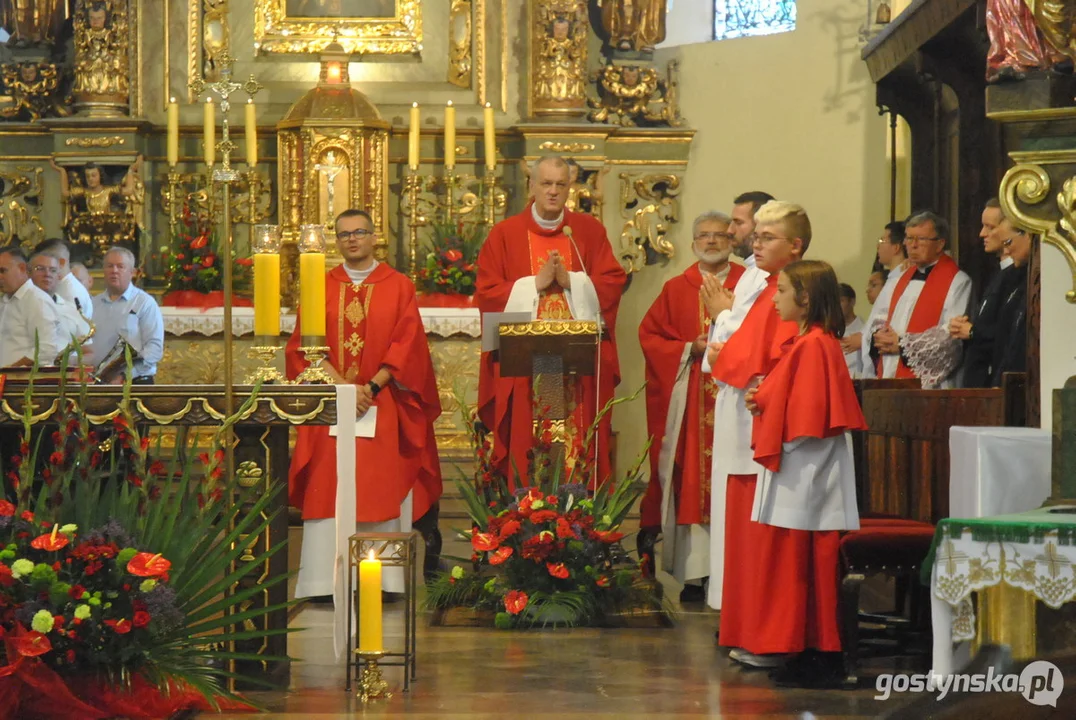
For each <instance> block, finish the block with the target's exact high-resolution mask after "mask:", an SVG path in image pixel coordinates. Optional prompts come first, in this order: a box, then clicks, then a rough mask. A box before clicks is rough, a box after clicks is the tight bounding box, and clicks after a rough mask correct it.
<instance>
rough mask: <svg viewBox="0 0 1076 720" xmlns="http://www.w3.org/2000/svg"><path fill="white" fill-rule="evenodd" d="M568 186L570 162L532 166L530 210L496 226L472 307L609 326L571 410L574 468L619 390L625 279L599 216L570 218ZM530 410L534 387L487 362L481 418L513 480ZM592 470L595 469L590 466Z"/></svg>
mask: <svg viewBox="0 0 1076 720" xmlns="http://www.w3.org/2000/svg"><path fill="white" fill-rule="evenodd" d="M569 185H570V183H569V167H568V163H567V162H566V161H565V160H564V158H561V157H556V156H550V157H543V158H540V159H539V160H537V161H536V162H535V163H534V166H533V167H532V169H531V194H532V196H533V198H532V201H531V202H530V203H529V204H528V205H527V208H526V209H525V210H524V211H523V212H521V213H520V214H518V215H515V216H513V217H510V218H506V219H505V220H502V221H501V222H499V223H497V224H496V225H495V226H494V227H493V229H492V230H491V231H490V234H489V237H488V238H486V242H485V244H484V245H483V246H482V252H481V253H479V256H478V279H477V290H476V292H475V298H476V300H477V302H478V307H479V309H480V310H481V311H482V312H483V313H488V312H497V313H499V312H529V313H530V314H531V317H532V319H540V320H569V319H576V320H595V319H598V318H599V317H600V319H601V320H602V321H604V329H603V330H602V339H601V343H600V348H599V353H600V362H599V363H598V375H599V377H583V378H580V379H578V380H577V381H575V383H574V384H575V387H574V390H573V391H572V398H571V399H570V403H569V405H570V407H569V410H570V416H569V417H568V418H567V422H566V423H565V424H566V427H567V429H568V430H569V432H570V433H571V435H572V436H573V438H574V441H573V443H572V444H571V445H570V446H569V448H568V461H569V463H570V464H574V462H575V461H576V460H577V459H578V458H579V453H580V451H581V446H582V441H583V438H584V436H585V435H586V431H587V428H589V427H590V425H591V423H592V422H593V421H594V418H595V417H596V415H597V412H598V410H600V409H601V408H602V407H603V406H604V405H605V404H606V403H607V402H608V401H609V400H610V399H612V397H613V388H615V387H616V385H617V383H619V382H620V367H619V364H618V362H617V353H616V342H615V338H614V328H615V327H616V313H617V308H618V306H619V305H620V294H621V291H622V290H623V288H624V283H625V281H626V279H627V276H626V275H625V273H624V270H623V268H621V267H620V264H619V263H618V262H617V260H616V258H615V257H614V256H613V251H612V248H611V247H610V245H609V238H608V237H607V236H606V234H605V228H604V227H602V224H601V223H600V222H599V221H598V220H597V219H596V218H594V217H593V216H592V215H589V214H587V213H575V212H570V211H568V210H566V209H565V204H566V203H567V201H568V190H569ZM596 382H598V383H599V384H598V385H597V386H596ZM532 403H533V397H532V390H531V379H530V378H513V377H501V375H500V364H499V363H498V362H495V361H494V359H493V355H492V353H484V354H483V355H482V365H481V369H480V372H479V379H478V416H479V419H480V420H481V421H482V423H483V424H484V425H485V426H486V427H487V428H489V429H490V430H491V431H492V432H493V436H494V439H495V442H494V452H493V458H492V461H493V463H494V464H495V466H497V467H498V468H499V469H500V470H501V471H502V472H504V473H505V474H506V475H507V476H508V477H509V478H510V479H511V478H512V462H511V461H512V460H513V459H514V462H515V467H516V468H518V470H519V472H520V473H525V472H526V468H527V456H526V454H527V450H529V449H530V448H531V447H532V446H533V444H534V439H533V422H532V420H533V405H532ZM610 421H611V418H610V417H609V416H606V418H605V420H604V421H603V422H602V424H601V427H600V428H599V433H598V440H597V452H598V458H597V465H596V468H597V482H599V483H600V482H602V481H604V480H605V478H606V477H607V476H608V474H609V470H610V467H611V466H610V460H609V457H610V456H609V450H610V439H611V433H610V427H611V426H610ZM594 451H595V448H593V447H592V448H591V452H592V453H593V452H594ZM587 462H588V465H589V466H590V467H595V465H593V464H591V462H592V460H591V459H590V458H588V459H587Z"/></svg>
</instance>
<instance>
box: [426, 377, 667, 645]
mask: <svg viewBox="0 0 1076 720" xmlns="http://www.w3.org/2000/svg"><path fill="white" fill-rule="evenodd" d="M638 394H639V393H638V392H636V393H635V395H633V396H631V397H630V398H620V399H615V400H613V401H611V402H610V403H609V404H608V405H606V407H605V408H603V410H602V411H601V413H599V415H598V417H597V418H596V419H595V421H594V424H593V425H592V426H591V428H590V429H589V430H588V431H587V434H586V438H585V440H584V441H583V443H582V453H581V456H580V457H581V458H589V457H590V456H591V452H590V451H591V446H592V444H593V438H594V436H595V434H596V432H597V427H598V423H599V422H600V421H601V419H602V418H603V417H604V416H605V415H606V414H607V413H608V412H610V411H611V409H612V407H613V406H614V405H616V404H618V403H620V402H625V401H630V400H633V399H634V398H635V397H637V396H638ZM545 410H546V411H547V412H548V409H547V408H546V409H545ZM465 416H466V413H465ZM552 433H553V427H552V423H551V422H550V421H549V420H548V419H544V418H543V419H541V420H540V421H539V424H538V429H537V432H536V434H535V444H534V447H533V448H532V449H531V450H530V451H528V468H527V474H526V476H525V479H526V482H525V483H524V482H522V480H523V478H520V477H518V476H517V478H516V482H514V483H512V484H510V483H509V482H508V480H507V478H505V477H504V476H503V474H500V473H498V472H496V471H495V470H494V469H493V468H492V467H491V466H490V464H489V458H490V440H489V438H488V436H483V435H481V434H478V433H477V432H476V430H475V427H474V426H472V427H471V437H472V441H473V443H474V445H475V458H476V460H477V463H478V466H477V467H478V469H477V471H476V475H475V479H474V482H473V483H472V482H471V480H470V479H463V480H460V481H458V483H457V484H458V485H459V487H460V491H461V493H462V495H463V497H464V499H465V501H466V503H467V507H468V514H469V515H470V518H471V521H472V523H473V526H472V528H471V531H470V533H469V534H468V535H467V537H468V539H469V540H470V543H471V548H472V550H473V555H472V556H471V568H470V569H469V570H467V569H464V567H463V566H462V565H457V566H455V567H453V568H452V569H451V571H450V572H448V573H444V574H442V575H441V576H440V577H439V578H438V579H437V580H436V581H435V582H434V583H433V584H432V585H431V586H430V587H429V588H428V596H427V601H428V603H430V604H431V605H433V606H434V607H438V608H447V607H453V606H468V607H473V608H476V609H484V610H492V611H495V612H496V616H495V624H496V626H497V627H499V628H505V629H506V628H513V627H532V626H535V625H543V626H544V625H549V624H552V625H554V626H556V625H567V626H574V625H603V624H610V623H611V622H612V619H613V618H614V616H616V615H617V614H618V613H621V612H624V611H627V610H632V611H635V610H639V609H644V610H652V611H665V610H666V608H665V606H664V605H663V602H662V600H661V597H660V593H659V591H658V588H657V586H656V583H654V582H652V581H651V579H649V578H646V577H644V575H643V565H642V564H641V563H638V562H633V561H631V560H630V559H629V558H628V557H627V555H626V553H625V552H624V551H623V550H622V549H621V547H620V544H619V542H620V540H621V539H622V538H623V537H624V534H623V533H622V532H620V526H621V524H622V523H623V521H624V519H625V517H626V516H627V514H628V512H629V511H630V510H631V508H632V506H633V505H634V503H635V501H636V500H637V499H638V498H639V496H640V495H641V494H642V489H643V486H642V483H641V482H640V480H641V477H642V466H643V462H644V460H645V458H646V456H647V452H648V451H649V443H648V444H647V446H646V447H644V448H643V451H642V453H641V454H640V455H639V457H638V458H636V460H635V463H634V464H633V466H632V467H631V469H630V470H629V471H628V473H627V474H626V475H625V476H624V477H623V478H620V479H619V480H616V479H613V478H606V479H604V480H603V481H602V482H601V483H600V484H599V485H598V487H597V488H596V489H595V490H594V491H593V492H590V491H589V490H588V487H587V484H586V483H585V480H584V479H585V478H586V477H587V476H588V474H589V465H588V463H586V462H583V461H578V462H576V463H575V464H574V465H573V466H572V467H571V469H570V470H568V471H567V473H565V471H564V470H563V469H562V468H561V467H560V463H554V462H553V456H554V455H553V445H552ZM517 475H518V473H517ZM562 478H563V480H562ZM513 488H514V489H513Z"/></svg>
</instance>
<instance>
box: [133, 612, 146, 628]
mask: <svg viewBox="0 0 1076 720" xmlns="http://www.w3.org/2000/svg"><path fill="white" fill-rule="evenodd" d="M149 621H150V615H149V613H148V612H146V611H145V610H136V611H135V614H134V620H133V621H132V624H133V625H134V626H135V627H136V628H143V627H146V626H147V625H149Z"/></svg>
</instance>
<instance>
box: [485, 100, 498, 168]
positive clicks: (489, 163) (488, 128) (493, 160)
mask: <svg viewBox="0 0 1076 720" xmlns="http://www.w3.org/2000/svg"><path fill="white" fill-rule="evenodd" d="M482 120H483V129H484V131H485V136H484V139H485V141H486V168H487V169H489V170H493V169H494V168H496V167H497V135H496V133H497V128H496V127H495V126H494V124H493V106H492V105H491V104H489V103H486V107H485V108H484V109H483V110H482Z"/></svg>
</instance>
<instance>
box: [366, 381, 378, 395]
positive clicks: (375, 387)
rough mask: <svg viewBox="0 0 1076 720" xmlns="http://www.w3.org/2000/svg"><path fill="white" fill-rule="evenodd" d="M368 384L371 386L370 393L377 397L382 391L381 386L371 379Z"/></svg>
mask: <svg viewBox="0 0 1076 720" xmlns="http://www.w3.org/2000/svg"><path fill="white" fill-rule="evenodd" d="M367 385H368V386H369V387H370V394H371V395H373V396H374V397H377V394H378V393H379V392H381V386H380V385H378V384H377V383H375V382H374V381H373V380H371V381H370V382H369V383H367Z"/></svg>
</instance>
